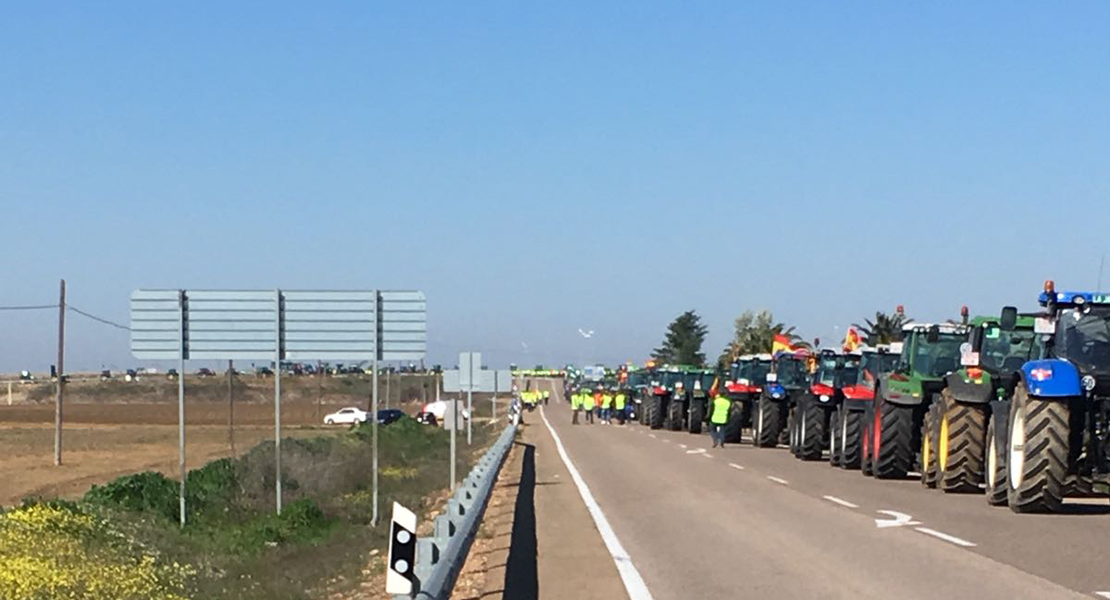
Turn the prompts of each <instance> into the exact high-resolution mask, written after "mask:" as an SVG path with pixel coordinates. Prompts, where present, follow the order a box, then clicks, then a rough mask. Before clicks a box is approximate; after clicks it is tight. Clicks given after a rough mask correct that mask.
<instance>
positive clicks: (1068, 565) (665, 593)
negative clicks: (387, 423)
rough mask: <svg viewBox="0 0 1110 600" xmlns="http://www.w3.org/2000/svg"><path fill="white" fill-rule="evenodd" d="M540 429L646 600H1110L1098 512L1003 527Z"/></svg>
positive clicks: (1105, 540) (823, 477)
mask: <svg viewBox="0 0 1110 600" xmlns="http://www.w3.org/2000/svg"><path fill="white" fill-rule="evenodd" d="M544 416H545V417H546V419H547V421H548V423H550V426H551V428H552V429H553V430H554V432H555V434H556V435H557V436H558V437H559V438H560V439H561V441H562V444H563V446H564V447H565V450H566V454H567V457H568V458H569V459H570V461H571V462H572V464H573V465H574V466H575V467H576V468H577V470H578V471H579V472H580V473H581V477H582V479H583V481H584V482H585V483H586V485H587V486H588V488H589V490H590V492H591V493H592V497H593V498H595V499H596V502H597V504H598V506H599V508H600V510H601V511H602V512H603V513H604V515H605V517H606V518H607V520H608V522H609V524H611V526H612V530H613V532H614V534H615V536H616V537H617V538H618V539H619V541H620V543H621V544H622V545H623V549H624V550H626V551H627V554H628V558H629V559H630V561H631V563H632V565H633V566H634V567H635V569H636V570H637V571H638V572H639V574H640V575H641V576H642V578H643V580H644V582H645V583H646V586H647V588H648V590H649V592H650V595H651V597H652V598H656V599H660V600H663V599H670V598H674V599H680V598H695V597H696V598H711V597H714V595H717V594H720V595H722V597H724V596H725V595H727V596H736V595H741V596H744V597H757V598H853V599H857V598H861V597H862V598H879V597H892V598H904V599H910V598H923V599H924V598H929V599H932V598H971V597H974V598H976V599H977V600H994V599H998V600H1003V599H1005V600H1011V599H1014V598H1037V599H1044V598H1092V597H1094V598H1097V597H1106V598H1110V569H1108V568H1107V566H1108V562H1107V561H1108V559H1110V536H1108V534H1110V503H1107V501H1106V500H1105V499H1101V500H1097V501H1096V500H1089V501H1084V502H1082V503H1078V502H1077V503H1074V504H1069V505H1068V511H1067V514H1059V515H1016V514H1013V513H1011V512H1010V511H1009V510H1008V509H1006V508H993V507H990V506H987V504H986V501H985V500H984V499H983V497H982V496H980V495H947V494H944V493H943V492H940V491H935V490H927V489H925V488H924V487H923V486H921V484H920V483H918V482H917V481H916V480H907V481H894V482H892V481H878V480H875V479H872V478H866V477H863V476H862V475H860V473H859V472H858V471H843V470H840V469H838V468H837V469H834V468H832V467H830V466H829V465H828V463H827V462H802V461H799V460H797V459H796V458H794V457H793V456H791V455H790V454H789V452H788V451H786V450H785V449H773V450H772V449H757V448H753V447H751V446H750V445H746V444H745V445H730V446H729V447H727V448H725V449H711V448H710V445H711V444H710V440H709V437H708V436H707V435H704V434H703V435H691V434H689V433H685V432H666V431H660V430H657V431H652V430H650V429H648V428H646V427H643V426H640V425H633V424H629V425H626V426H624V427H621V426H617V425H612V426H604V425H599V424H594V425H577V426H572V425H571V424H570V422H571V417H570V409H569V407H568V406H567V405H566V404H565V403H562V402H555V401H553V402H552V403H551V405H549V406H548V407H547V408H546V409H545V411H544ZM533 420H535V417H533ZM548 434H549V435H550V432H548ZM545 518H556V517H555V516H554V515H545V514H543V513H538V514H537V519H538V520H540V521H541V522H542V520H544V519H545ZM540 558H541V561H542V558H543V557H542V554H541V557H540ZM617 562H618V564H619V563H620V562H621V561H620V560H618V561H617ZM541 564H542V562H541ZM541 568H542V567H541ZM1100 591H1102V592H1105V596H1102V595H1100V594H1099V593H1098V592H1100ZM633 600H638V599H637V598H636V597H635V594H633Z"/></svg>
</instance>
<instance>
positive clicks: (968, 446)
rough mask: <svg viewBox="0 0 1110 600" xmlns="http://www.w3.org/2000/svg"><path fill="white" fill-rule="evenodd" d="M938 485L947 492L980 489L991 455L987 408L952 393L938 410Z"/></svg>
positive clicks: (945, 397) (975, 491)
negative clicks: (967, 401) (988, 442)
mask: <svg viewBox="0 0 1110 600" xmlns="http://www.w3.org/2000/svg"><path fill="white" fill-rule="evenodd" d="M936 416H937V420H936V422H935V426H936V429H937V435H936V440H937V485H938V486H939V487H940V489H942V490H944V491H945V492H947V493H955V492H959V493H965V494H967V493H978V492H979V484H981V483H983V471H984V467H983V463H984V462H985V461H986V457H987V451H986V448H987V409H986V407H985V406H983V405H981V404H961V403H959V402H957V401H956V400H955V398H953V397H952V396H951V394H949V393H948V391H947V390H945V391H944V393H942V395H941V403H940V408H939V409H938V410H937V414H936Z"/></svg>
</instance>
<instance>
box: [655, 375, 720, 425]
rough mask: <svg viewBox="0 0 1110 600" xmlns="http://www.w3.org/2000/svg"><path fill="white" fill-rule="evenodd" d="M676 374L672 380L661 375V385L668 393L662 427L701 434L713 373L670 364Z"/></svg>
mask: <svg viewBox="0 0 1110 600" xmlns="http://www.w3.org/2000/svg"><path fill="white" fill-rule="evenodd" d="M672 368H673V369H674V370H675V371H677V374H678V376H677V377H675V378H674V381H673V383H671V384H670V385H667V383H669V380H668V378H667V377H666V376H664V382H665V383H664V387H666V388H667V390H668V391H669V392H670V398H669V399H668V401H667V409H666V415H667V416H666V418H665V419H664V421H665V422H664V425H663V428H664V429H669V430H671V431H681V430H683V429H685V430H686V431H689V432H690V433H701V430H702V426H703V424H704V422H705V419H706V416H707V414H708V413H707V411H708V409H709V388H710V386H712V385H713V373H712V371H707V370H705V369H698V368H695V367H688V366H679V367H672Z"/></svg>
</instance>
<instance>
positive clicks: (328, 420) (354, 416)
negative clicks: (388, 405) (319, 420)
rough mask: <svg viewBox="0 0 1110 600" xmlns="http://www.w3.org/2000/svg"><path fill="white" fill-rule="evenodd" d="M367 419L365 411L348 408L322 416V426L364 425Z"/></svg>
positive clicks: (367, 415) (368, 416)
mask: <svg viewBox="0 0 1110 600" xmlns="http://www.w3.org/2000/svg"><path fill="white" fill-rule="evenodd" d="M381 412H382V411H379V412H378V414H379V420H378V422H379V423H381V418H380V415H381ZM368 418H370V415H369V414H368V413H367V412H366V411H364V410H362V409H358V408H354V407H348V408H343V409H340V410H337V411H336V412H333V413H331V414H330V415H326V416H324V425H353V424H355V423H365V422H366V420H367V419H368Z"/></svg>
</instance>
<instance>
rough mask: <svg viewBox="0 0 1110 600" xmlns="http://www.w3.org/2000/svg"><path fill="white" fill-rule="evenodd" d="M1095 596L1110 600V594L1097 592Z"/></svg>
mask: <svg viewBox="0 0 1110 600" xmlns="http://www.w3.org/2000/svg"><path fill="white" fill-rule="evenodd" d="M1095 595H1096V596H1098V597H1100V598H1110V592H1095Z"/></svg>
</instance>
